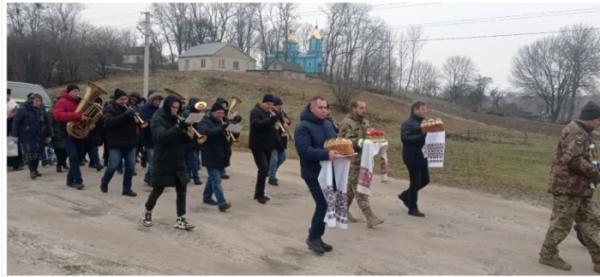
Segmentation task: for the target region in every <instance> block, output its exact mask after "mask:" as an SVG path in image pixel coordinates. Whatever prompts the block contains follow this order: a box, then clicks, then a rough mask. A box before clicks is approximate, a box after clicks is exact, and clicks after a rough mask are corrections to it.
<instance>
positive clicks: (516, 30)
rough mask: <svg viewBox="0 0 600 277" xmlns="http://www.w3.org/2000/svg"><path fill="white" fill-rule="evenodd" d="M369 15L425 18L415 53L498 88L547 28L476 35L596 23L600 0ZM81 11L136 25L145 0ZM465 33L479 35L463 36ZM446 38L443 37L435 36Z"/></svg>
mask: <svg viewBox="0 0 600 277" xmlns="http://www.w3.org/2000/svg"><path fill="white" fill-rule="evenodd" d="M369 3H370V4H372V5H373V6H374V7H373V10H372V11H371V15H373V16H376V17H380V18H382V19H383V20H385V21H386V22H387V23H388V24H389V25H390V26H392V27H393V30H394V31H397V32H402V31H403V30H404V28H405V27H406V26H407V25H411V24H424V30H425V36H426V38H428V39H430V40H428V41H427V42H426V44H425V46H424V48H423V51H422V52H421V54H420V57H419V59H420V60H425V61H430V62H432V63H433V64H435V65H436V66H438V67H440V68H441V65H442V64H443V62H444V60H445V59H446V58H447V57H449V56H452V55H464V56H468V57H470V58H471V59H472V60H473V61H474V63H475V65H476V66H477V68H478V69H479V73H480V74H482V75H485V76H490V77H492V78H493V79H494V84H495V85H497V86H500V87H501V88H509V87H510V82H509V78H510V68H511V60H512V58H513V56H514V55H515V54H516V52H517V50H518V49H519V47H521V46H523V45H526V44H529V43H531V42H533V41H535V40H536V39H539V38H541V37H543V36H547V35H550V34H547V33H546V34H528V35H512V36H502V37H483V38H482V37H480V36H491V35H504V34H522V33H539V32H552V31H557V30H559V29H560V28H561V27H564V26H567V25H572V24H579V23H585V24H589V25H591V26H594V27H598V28H600V1H598V3H594V2H593V1H587V2H557V1H553V2H550V3H543V2H539V1H538V2H525V3H520V2H507V3H497V2H496V3H494V2H447V1H419V2H414V1H404V2H395V3H393V2H392V3H390V2H389V1H387V2H369ZM86 7H87V8H86V10H84V11H83V13H82V17H83V18H84V19H86V20H87V21H89V22H90V23H92V24H94V25H102V26H112V27H120V28H127V29H135V26H136V24H137V21H138V20H140V19H141V18H142V15H141V14H140V13H141V12H142V11H145V10H147V9H148V8H149V7H150V4H147V3H86ZM322 7H323V4H318V3H301V4H299V8H298V13H299V14H300V15H301V18H300V21H301V22H302V23H310V24H319V25H320V26H325V24H326V17H325V15H324V14H322V13H321V12H320V11H319V10H320V9H321V8H322ZM464 37H478V38H473V39H461V38H464ZM435 39H444V40H435Z"/></svg>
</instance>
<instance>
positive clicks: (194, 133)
mask: <svg viewBox="0 0 600 277" xmlns="http://www.w3.org/2000/svg"><path fill="white" fill-rule="evenodd" d="M181 122H185V118H183V117H182V116H180V115H177V124H181ZM186 134H187V136H188V137H189V138H190V139H194V140H196V143H197V144H203V143H205V142H206V140H207V139H208V137H207V136H206V135H203V134H200V133H199V132H198V130H196V128H194V126H192V125H188V126H187V130H186Z"/></svg>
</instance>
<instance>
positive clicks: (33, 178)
mask: <svg viewBox="0 0 600 277" xmlns="http://www.w3.org/2000/svg"><path fill="white" fill-rule="evenodd" d="M29 177H31V180H35V178H37V174H35V171H32V172H29Z"/></svg>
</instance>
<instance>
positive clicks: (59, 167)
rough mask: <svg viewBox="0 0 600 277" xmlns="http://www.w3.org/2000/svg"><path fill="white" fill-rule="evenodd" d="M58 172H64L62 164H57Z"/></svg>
mask: <svg viewBox="0 0 600 277" xmlns="http://www.w3.org/2000/svg"><path fill="white" fill-rule="evenodd" d="M56 172H58V173H61V172H63V171H62V166H60V165H57V166H56Z"/></svg>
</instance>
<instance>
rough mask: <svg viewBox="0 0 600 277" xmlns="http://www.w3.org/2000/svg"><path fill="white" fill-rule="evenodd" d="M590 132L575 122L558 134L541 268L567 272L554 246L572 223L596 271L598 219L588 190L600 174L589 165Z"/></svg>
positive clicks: (599, 261)
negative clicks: (558, 269)
mask: <svg viewBox="0 0 600 277" xmlns="http://www.w3.org/2000/svg"><path fill="white" fill-rule="evenodd" d="M590 132H591V130H589V129H586V127H585V126H584V125H583V124H582V123H580V122H579V121H572V122H571V123H569V124H568V125H567V126H566V127H565V128H564V129H563V130H562V134H561V137H560V140H559V143H558V147H557V150H556V158H555V160H554V162H553V163H552V170H551V178H552V179H551V183H550V189H549V192H550V193H552V194H553V195H554V203H553V209H552V216H551V218H550V227H549V228H548V232H547V233H546V239H545V240H544V243H543V245H542V250H541V251H540V262H541V263H543V264H548V265H550V266H554V267H557V268H561V269H566V270H568V269H570V267H571V266H570V265H569V264H568V263H566V262H564V261H563V260H562V259H561V258H560V257H559V256H558V252H559V251H558V244H559V243H560V242H562V241H563V240H564V239H565V238H566V237H567V235H568V234H569V232H570V231H571V228H572V227H573V221H575V222H576V223H577V225H578V226H579V227H580V229H581V233H582V235H583V240H584V242H585V245H586V247H587V249H588V251H589V252H590V255H591V256H592V262H593V263H594V264H595V265H596V266H595V268H596V267H598V268H600V238H599V237H598V231H599V230H600V224H599V218H600V217H599V214H598V211H597V209H596V207H595V203H594V202H593V201H592V195H593V192H594V191H593V189H592V188H591V187H590V184H591V183H592V182H593V181H594V180H595V179H596V178H597V177H598V175H599V174H600V172H599V171H598V169H597V168H596V166H594V164H592V162H591V160H592V155H593V153H592V152H593V150H594V148H593V147H590V146H591V145H592V139H591V135H590Z"/></svg>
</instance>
